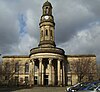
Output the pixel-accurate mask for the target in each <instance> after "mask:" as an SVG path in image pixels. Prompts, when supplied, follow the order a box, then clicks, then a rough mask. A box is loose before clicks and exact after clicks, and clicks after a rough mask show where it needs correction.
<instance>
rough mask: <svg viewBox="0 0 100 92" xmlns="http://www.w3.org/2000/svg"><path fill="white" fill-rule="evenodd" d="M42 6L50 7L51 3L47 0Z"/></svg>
mask: <svg viewBox="0 0 100 92" xmlns="http://www.w3.org/2000/svg"><path fill="white" fill-rule="evenodd" d="M44 6H50V7H52V5H51V3H50V2H49V1H48V0H47V1H46V2H45V3H44V4H43V7H44Z"/></svg>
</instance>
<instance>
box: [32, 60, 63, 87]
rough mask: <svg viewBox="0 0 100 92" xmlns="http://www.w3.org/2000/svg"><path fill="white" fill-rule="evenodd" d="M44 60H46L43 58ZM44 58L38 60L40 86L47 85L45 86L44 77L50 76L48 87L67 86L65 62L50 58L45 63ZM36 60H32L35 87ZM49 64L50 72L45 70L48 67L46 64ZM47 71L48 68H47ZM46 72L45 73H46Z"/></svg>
mask: <svg viewBox="0 0 100 92" xmlns="http://www.w3.org/2000/svg"><path fill="white" fill-rule="evenodd" d="M43 59H44V58H43ZM43 59H42V58H39V59H37V60H38V74H37V77H38V85H45V84H44V81H45V80H44V76H45V75H47V76H48V84H47V85H48V86H55V85H58V86H60V85H65V68H64V67H65V65H64V60H61V59H56V60H54V59H52V58H48V59H47V61H44V60H43ZM36 62H37V61H36V59H32V67H31V70H32V71H33V77H32V78H33V81H32V82H33V85H35V83H34V81H35V79H34V77H35V76H36V75H35V63H36ZM43 62H44V63H47V62H48V63H47V67H48V71H46V70H45V69H44V67H46V66H45V65H46V64H44V63H43ZM46 69H47V68H46ZM44 72H45V73H44Z"/></svg>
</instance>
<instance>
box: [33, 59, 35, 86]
mask: <svg viewBox="0 0 100 92" xmlns="http://www.w3.org/2000/svg"><path fill="white" fill-rule="evenodd" d="M32 74H33V85H34V77H35V61H34V60H33V70H32Z"/></svg>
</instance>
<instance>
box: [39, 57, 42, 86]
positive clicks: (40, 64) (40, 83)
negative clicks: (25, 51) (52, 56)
mask: <svg viewBox="0 0 100 92" xmlns="http://www.w3.org/2000/svg"><path fill="white" fill-rule="evenodd" d="M39 85H42V58H40V59H39Z"/></svg>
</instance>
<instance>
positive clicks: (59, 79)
mask: <svg viewBox="0 0 100 92" xmlns="http://www.w3.org/2000/svg"><path fill="white" fill-rule="evenodd" d="M60 62H61V60H58V67H57V68H58V85H59V86H60V85H61V73H60Z"/></svg>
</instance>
